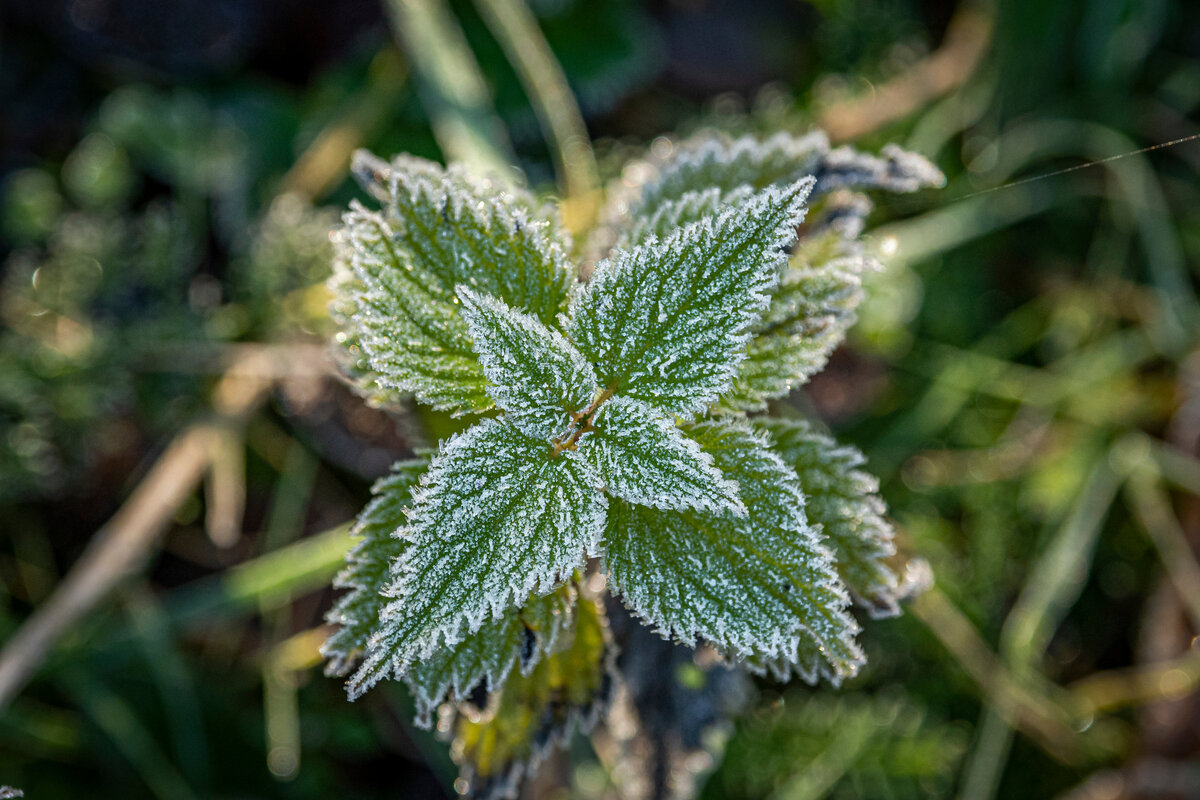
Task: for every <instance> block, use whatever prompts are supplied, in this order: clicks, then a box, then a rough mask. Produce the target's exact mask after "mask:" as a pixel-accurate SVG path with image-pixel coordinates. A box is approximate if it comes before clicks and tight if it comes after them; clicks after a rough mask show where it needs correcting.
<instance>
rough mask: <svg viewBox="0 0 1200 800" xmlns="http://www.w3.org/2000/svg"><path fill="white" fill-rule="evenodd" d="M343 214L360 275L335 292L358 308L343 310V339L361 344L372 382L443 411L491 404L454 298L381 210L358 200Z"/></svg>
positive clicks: (344, 240)
mask: <svg viewBox="0 0 1200 800" xmlns="http://www.w3.org/2000/svg"><path fill="white" fill-rule="evenodd" d="M343 219H344V226H343V228H342V230H341V232H340V237H339V247H347V248H349V253H348V261H349V262H350V264H351V269H352V271H353V276H354V279H353V281H347V280H343V282H342V283H341V284H340V285H339V286H338V287H337V290H338V291H340V292H346V291H348V292H349V294H350V296H351V298H352V300H353V311H351V312H346V311H344V310H343V311H340V313H339V314H338V315H339V316H340V317H341V318H343V319H347V320H349V322H350V323H351V325H352V326H353V327H351V328H349V329H348V330H346V331H343V336H344V338H345V339H346V340H347V343H349V344H350V346H351V347H354V346H360V347H361V348H362V352H363V355H364V356H365V357H366V364H365V369H363V371H365V372H367V373H368V374H369V375H370V378H369V381H368V386H369V387H370V386H378V387H382V388H383V389H385V390H388V391H390V392H392V393H394V394H403V393H412V394H415V395H416V396H417V399H418V400H420V401H421V402H423V403H428V404H429V405H431V406H433V407H434V408H436V409H439V410H443V411H452V412H456V413H465V412H470V411H475V412H478V411H484V410H486V409H487V408H489V407H490V406H491V404H492V401H491V398H489V397H488V395H487V392H486V391H485V390H484V385H485V383H486V379H485V378H484V374H483V369H482V368H481V367H480V366H479V362H478V360H477V358H476V356H475V352H474V350H473V348H472V343H471V336H470V333H469V332H468V329H467V323H466V321H465V320H464V319H463V318H462V316H461V314H460V313H459V310H458V307H457V303H456V302H455V300H456V298H454V297H452V296H446V295H445V294H444V293H442V292H441V291H439V290H438V288H437V284H436V283H435V282H433V281H432V280H431V279H430V278H429V277H428V276H425V275H422V274H421V273H419V272H418V271H417V270H416V269H415V268H414V267H413V264H412V258H411V256H410V255H409V254H408V253H406V252H405V251H404V250H401V249H400V248H399V247H398V246H397V237H396V233H395V231H394V230H393V229H392V227H391V225H390V224H389V223H388V222H387V220H385V219H384V218H383V216H382V215H380V214H378V213H375V212H372V211H368V210H367V209H365V208H363V207H362V206H361V205H359V204H357V203H352V204H351V207H350V211H349V212H347V214H346V215H345V217H344V218H343ZM337 311H338V309H337V307H335V312H337Z"/></svg>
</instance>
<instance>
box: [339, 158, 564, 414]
mask: <svg viewBox="0 0 1200 800" xmlns="http://www.w3.org/2000/svg"><path fill="white" fill-rule="evenodd" d="M353 168H354V171H355V174H356V175H358V176H359V177H360V179H362V180H363V183H364V185H365V186H366V187H367V188H368V190H369V191H370V192H371V194H372V195H373V196H374V197H375V198H376V199H378V200H380V202H381V203H382V204H383V209H382V211H381V212H378V213H377V212H372V211H369V210H367V209H366V208H364V207H362V206H361V205H359V204H357V203H355V204H352V206H351V210H350V212H349V213H348V214H347V215H346V217H345V220H344V226H343V228H342V229H341V230H340V231H339V232H338V235H337V237H336V244H337V249H338V254H337V259H336V260H337V261H339V262H341V263H343V264H344V265H346V267H347V268H342V269H336V270H335V275H334V278H333V279H332V281H331V284H330V285H331V289H332V290H333V293H334V301H333V305H332V308H331V312H332V315H333V316H334V318H335V319H336V320H338V321H339V323H340V324H341V326H342V331H341V333H340V335H339V340H340V341H341V343H342V344H343V346H344V347H345V348H346V349H347V351H348V352H349V358H348V359H347V360H348V361H349V363H350V367H351V372H352V374H355V375H356V377H358V378H359V380H360V383H362V384H364V386H365V390H366V392H367V393H368V395H369V396H371V397H373V398H375V399H382V400H391V399H393V398H394V397H396V396H399V395H401V394H405V393H412V394H415V395H416V396H417V398H418V399H419V400H421V401H422V402H425V403H428V404H430V405H432V406H434V407H435V408H437V409H440V410H446V411H451V412H454V413H468V412H478V411H482V410H486V409H487V408H488V407H489V406H490V405H491V399H490V398H489V397H488V395H487V393H486V392H485V391H484V376H483V371H482V370H481V369H480V367H479V364H478V363H477V361H476V358H475V354H474V351H473V350H472V348H471V337H470V335H469V333H468V330H467V325H466V322H465V321H464V320H463V319H462V316H461V314H460V310H459V306H458V299H457V297H456V296H455V287H456V286H458V285H459V284H464V285H467V286H469V287H471V288H473V289H476V290H478V291H482V292H486V293H487V294H490V295H493V296H495V297H498V298H500V299H502V300H503V301H504V302H505V303H506V304H508V305H509V306H511V307H513V308H516V309H519V310H522V311H526V312H528V313H531V314H533V315H534V316H535V317H537V318H538V319H540V320H542V321H543V322H547V323H549V322H552V321H553V320H554V318H555V316H556V315H557V314H558V313H559V312H560V311H561V310H562V309H563V307H564V305H565V302H566V298H567V288H568V286H569V285H570V282H571V276H572V270H571V266H570V263H569V261H568V259H567V256H566V252H565V249H564V239H563V237H562V235H561V234H560V232H559V231H558V228H557V226H556V224H555V223H554V222H553V220H549V219H544V218H540V217H539V216H536V215H535V211H534V208H533V201H532V198H531V197H529V196H528V195H527V194H526V193H524V192H521V191H519V190H515V189H506V188H504V187H500V186H498V185H495V184H492V183H489V182H487V181H483V180H479V179H475V178H472V177H470V176H469V175H467V174H466V173H465V172H463V171H462V170H461V169H457V168H452V169H450V170H443V169H442V168H441V167H439V166H438V165H436V164H433V163H432V162H428V161H424V160H422V159H417V158H412V157H408V156H401V157H398V158H397V159H395V160H394V161H393V162H392V163H391V164H387V163H385V162H383V161H380V160H379V159H376V158H374V157H373V156H370V155H369V154H366V153H361V152H360V153H358V154H357V155H356V156H355V161H354V165H353Z"/></svg>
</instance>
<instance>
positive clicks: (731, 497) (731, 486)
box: [579, 397, 746, 515]
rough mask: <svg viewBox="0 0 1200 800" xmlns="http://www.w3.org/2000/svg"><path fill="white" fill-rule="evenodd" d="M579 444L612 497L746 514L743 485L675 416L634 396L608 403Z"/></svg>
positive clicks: (656, 505)
mask: <svg viewBox="0 0 1200 800" xmlns="http://www.w3.org/2000/svg"><path fill="white" fill-rule="evenodd" d="M593 425H594V427H595V432H594V433H592V434H591V435H590V436H588V438H587V439H586V440H585V442H584V444H583V446H582V447H581V448H580V449H579V452H580V456H581V457H582V458H583V459H584V460H586V461H587V462H588V463H589V464H591V465H592V466H593V467H595V469H596V474H597V475H598V476H599V477H600V479H601V480H603V481H604V487H605V489H607V490H608V493H609V494H611V495H612V496H613V497H616V498H619V499H621V500H626V501H628V502H630V503H637V504H639V505H644V506H652V507H654V508H661V509H666V510H671V511H683V510H686V509H698V510H704V511H713V512H719V511H726V510H728V511H731V512H733V513H734V514H737V515H744V514H745V513H746V508H745V506H743V505H742V501H741V500H740V499H738V485H737V483H735V482H734V481H731V480H728V479H727V478H725V477H724V476H723V475H722V474H721V471H720V470H719V469H717V467H716V466H714V464H713V458H712V456H711V455H709V454H708V453H705V452H704V451H703V450H701V449H700V446H699V445H698V444H697V443H696V442H695V441H693V440H691V439H689V438H687V437H686V436H684V435H683V432H682V431H680V430H679V428H678V427H676V425H675V421H674V420H673V419H671V418H670V417H667V416H666V415H665V414H663V413H662V412H660V411H656V410H655V409H654V408H653V407H651V406H649V405H648V404H646V403H644V402H642V401H641V400H634V399H633V398H630V397H617V398H615V399H614V400H611V401H610V402H608V403H606V404H604V406H603V407H602V408H601V409H600V410H599V411H598V412H597V414H596V420H595V422H594V423H593Z"/></svg>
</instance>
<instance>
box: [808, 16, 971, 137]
mask: <svg viewBox="0 0 1200 800" xmlns="http://www.w3.org/2000/svg"><path fill="white" fill-rule="evenodd" d="M993 23H994V21H993V19H992V13H991V12H990V11H988V10H987V9H985V8H981V7H980V6H978V5H975V4H973V3H964V4H963V5H961V6H960V7H959V8H958V10H957V11H956V12H955V14H954V17H953V18H952V19H951V20H950V25H949V27H947V29H946V36H945V39H944V40H943V42H942V46H941V47H939V48H938V49H937V50H936V51H934V52H933V53H931V54H929V55H928V56H927V57H925V58H923V59H921V61H919V62H917V64H915V65H914V66H913V67H912V69H910V70H908V71H907V72H905V73H904V74H903V75H900V76H898V77H896V78H893V79H892V80H890V81H888V82H887V83H885V84H883V85H882V86H880V87H878V88H877V89H875V90H874V91H872V92H871V93H870V94H868V95H866V96H864V97H858V98H855V99H853V100H847V101H845V102H842V103H838V104H836V105H833V106H830V107H829V108H827V109H826V110H825V111H824V112H822V113H821V115H820V119H819V122H818V125H819V127H821V128H823V129H824V130H825V131H826V132H827V133H828V134H829V138H830V139H832V140H833V141H835V142H846V141H853V140H855V139H857V138H859V137H860V136H865V135H866V134H868V133H870V132H872V131H875V130H878V129H879V128H882V127H883V126H884V125H887V124H888V123H889V122H895V121H896V120H899V119H903V118H904V117H906V116H908V115H909V114H911V113H913V112H914V111H916V110H918V109H920V108H922V107H924V106H926V105H928V104H929V103H930V102H932V101H933V100H936V99H937V98H938V97H941V96H942V95H944V94H947V93H948V92H950V91H952V90H953V89H956V88H958V87H959V86H962V85H963V84H964V83H966V82H967V80H968V79H969V78H970V77H971V76H972V75H973V74H974V73H975V69H976V68H977V67H978V66H979V62H980V61H981V60H982V59H983V56H984V54H985V53H986V52H987V48H988V45H989V44H990V43H991V41H992V26H993Z"/></svg>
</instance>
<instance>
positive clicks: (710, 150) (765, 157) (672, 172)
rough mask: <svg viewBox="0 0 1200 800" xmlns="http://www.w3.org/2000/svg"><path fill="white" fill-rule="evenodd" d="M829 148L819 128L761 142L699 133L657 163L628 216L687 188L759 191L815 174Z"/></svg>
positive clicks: (655, 208)
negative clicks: (744, 187)
mask: <svg viewBox="0 0 1200 800" xmlns="http://www.w3.org/2000/svg"><path fill="white" fill-rule="evenodd" d="M828 151H829V138H828V137H827V136H825V134H824V133H823V132H821V131H814V132H812V133H809V134H807V135H805V136H799V137H797V136H794V135H792V134H789V133H777V134H775V135H774V136H771V137H770V138H768V139H766V140H764V141H759V140H757V139H756V138H754V137H752V136H743V137H741V138H740V139H736V140H733V141H730V140H729V139H727V138H724V137H720V136H714V135H712V134H703V133H702V134H699V135H698V136H697V137H696V138H694V139H692V140H690V141H687V142H683V143H681V144H680V145H678V147H677V148H676V150H675V151H674V153H673V154H672V155H671V156H670V157H669V159H668V160H667V161H666V162H665V163H663V164H661V165H660V167H659V169H658V174H657V177H656V178H655V179H654V180H652V181H650V182H649V183H647V184H646V185H645V186H643V187H642V191H641V196H640V197H638V198H637V200H636V201H635V202H634V203H633V204H632V206H631V208H630V217H631V218H633V219H638V218H639V217H645V216H652V215H653V214H654V213H656V212H657V211H658V210H659V209H660V208H662V207H663V206H664V205H665V204H666V203H668V202H670V201H672V200H677V199H678V198H681V197H683V196H684V195H685V194H687V193H689V192H704V191H712V190H714V189H716V190H719V191H720V192H721V193H722V194H724V193H726V192H731V191H733V190H735V189H738V188H740V187H742V186H751V187H753V188H755V189H764V188H766V187H768V186H771V185H772V184H777V183H788V182H793V181H796V180H799V179H800V178H803V177H805V176H806V175H812V174H814V173H815V172H816V171H817V169H818V167H819V165H820V163H821V159H822V158H823V157H824V156H825V154H826V153H827V152H828Z"/></svg>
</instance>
